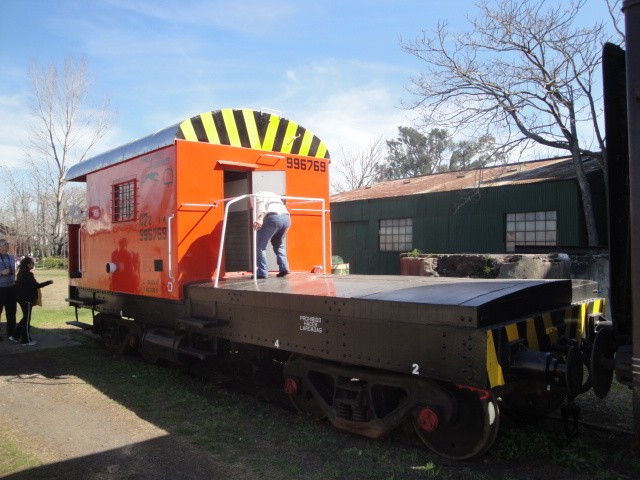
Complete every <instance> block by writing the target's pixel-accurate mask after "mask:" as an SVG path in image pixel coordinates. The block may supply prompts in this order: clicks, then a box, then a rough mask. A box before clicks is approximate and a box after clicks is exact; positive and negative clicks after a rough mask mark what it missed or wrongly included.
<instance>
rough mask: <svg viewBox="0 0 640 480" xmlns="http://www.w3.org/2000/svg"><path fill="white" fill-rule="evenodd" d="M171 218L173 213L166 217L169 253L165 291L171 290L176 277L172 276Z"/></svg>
mask: <svg viewBox="0 0 640 480" xmlns="http://www.w3.org/2000/svg"><path fill="white" fill-rule="evenodd" d="M171 220H173V214H171V215H169V216H168V217H167V252H168V255H169V282H167V291H169V292H172V291H173V282H175V281H176V277H174V276H173V261H172V258H173V249H172V248H171Z"/></svg>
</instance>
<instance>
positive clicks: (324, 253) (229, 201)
mask: <svg viewBox="0 0 640 480" xmlns="http://www.w3.org/2000/svg"><path fill="white" fill-rule="evenodd" d="M256 196H258V195H257V194H255V193H252V194H245V195H240V196H239V197H233V198H225V199H222V200H216V202H215V203H214V204H213V205H197V206H210V207H213V208H215V207H217V204H218V202H224V203H225V207H224V219H223V221H222V235H221V237H220V247H219V249H218V262H217V265H216V277H215V279H214V282H213V286H214V288H218V281H219V279H220V266H221V265H222V252H223V248H224V239H225V235H226V232H227V218H228V216H229V207H230V206H231V205H232V204H234V203H236V202H238V201H240V200H243V199H245V198H253V197H256ZM279 196H280V198H283V199H286V200H303V201H305V203H315V202H320V203H321V205H322V208H321V210H317V209H313V210H306V209H295V210H304V211H314V212H315V211H321V212H322V272H323V273H327V240H326V214H327V213H328V212H327V210H326V206H325V200H324V198H313V197H290V196H286V195H279ZM183 205H185V206H196V204H191V205H189V204H183ZM251 210H252V215H251V225H253V224H254V222H255V215H256V212H255V208H252V209H251ZM252 237H253V278H254V280H257V248H256V231H255V230H253V234H252Z"/></svg>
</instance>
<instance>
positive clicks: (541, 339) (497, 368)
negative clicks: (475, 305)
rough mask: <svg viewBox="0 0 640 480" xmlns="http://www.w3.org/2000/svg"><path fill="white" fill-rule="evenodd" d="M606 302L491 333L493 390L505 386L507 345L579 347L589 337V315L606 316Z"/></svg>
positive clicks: (544, 348)
mask: <svg viewBox="0 0 640 480" xmlns="http://www.w3.org/2000/svg"><path fill="white" fill-rule="evenodd" d="M604 303H605V302H604V299H594V300H591V301H589V302H585V303H578V304H575V305H571V306H570V307H568V308H566V309H564V310H556V311H553V312H549V313H545V314H543V315H539V316H536V317H532V318H527V319H526V320H522V321H519V322H516V323H512V324H510V325H503V326H501V327H499V328H496V329H493V330H489V331H487V374H488V377H489V384H490V386H491V387H492V388H493V387H497V386H499V385H504V383H505V379H504V374H503V369H502V365H501V364H500V361H501V358H500V356H499V355H498V352H499V351H500V350H501V348H502V347H504V345H506V344H509V343H511V342H515V341H517V340H522V341H523V342H524V344H525V345H526V346H527V347H528V348H529V349H530V350H533V351H535V352H549V351H551V349H552V346H553V345H554V344H556V343H557V342H558V339H560V338H566V339H571V340H575V341H576V342H577V343H578V344H579V343H581V341H582V338H583V336H584V334H585V328H586V325H587V319H588V317H589V315H591V314H597V313H604V308H605V305H604Z"/></svg>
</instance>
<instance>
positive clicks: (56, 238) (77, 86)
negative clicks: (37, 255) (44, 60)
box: [25, 57, 112, 255]
mask: <svg viewBox="0 0 640 480" xmlns="http://www.w3.org/2000/svg"><path fill="white" fill-rule="evenodd" d="M29 79H30V81H31V85H32V88H33V103H32V105H31V111H32V114H33V115H34V118H35V121H34V123H33V125H32V129H31V135H30V137H29V143H28V145H27V147H26V150H25V152H26V156H27V164H28V165H29V167H30V173H29V174H30V175H32V176H33V177H34V178H35V182H34V185H33V186H34V188H35V189H36V193H37V197H36V200H35V201H36V203H37V206H36V209H37V217H36V218H37V222H38V227H39V231H40V232H41V233H42V234H43V235H44V237H45V238H43V239H42V240H43V241H44V242H45V243H44V245H46V246H47V247H46V248H48V249H50V251H49V252H43V254H46V253H51V254H55V255H60V254H61V253H62V251H63V245H64V239H65V236H66V229H65V218H64V214H65V211H64V209H65V203H64V202H65V188H66V181H65V176H66V174H67V171H68V169H69V167H70V166H71V165H73V164H74V163H77V162H79V161H82V160H84V159H85V158H86V156H87V154H88V152H89V151H90V149H91V148H92V147H93V146H94V145H95V144H96V142H98V140H100V139H101V138H102V137H103V136H104V135H105V134H106V133H107V131H108V129H109V127H110V125H111V120H112V115H111V113H110V112H109V108H108V107H109V100H108V99H105V100H104V102H103V104H102V105H101V106H100V107H97V108H96V107H93V106H91V105H88V102H89V93H90V85H91V82H90V78H89V74H88V69H87V63H86V61H85V59H84V58H81V59H80V60H76V59H75V58H73V57H68V58H67V59H66V60H65V62H64V67H63V71H62V74H61V75H59V74H58V70H57V68H56V67H55V65H53V64H50V65H48V66H47V67H45V68H41V67H40V66H39V65H38V64H37V63H32V65H31V66H30V69H29Z"/></svg>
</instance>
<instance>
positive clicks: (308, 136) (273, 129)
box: [176, 108, 330, 159]
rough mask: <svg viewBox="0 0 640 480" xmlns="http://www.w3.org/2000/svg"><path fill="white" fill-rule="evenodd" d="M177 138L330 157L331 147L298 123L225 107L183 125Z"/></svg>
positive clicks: (247, 110)
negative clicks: (328, 147) (328, 148)
mask: <svg viewBox="0 0 640 480" xmlns="http://www.w3.org/2000/svg"><path fill="white" fill-rule="evenodd" d="M176 138H178V139H182V140H189V141H191V142H206V143H215V144H219V145H231V146H234V147H244V148H253V149H256V150H269V151H272V152H281V153H290V154H293V155H302V156H308V157H316V158H327V159H328V158H330V157H329V151H328V150H327V146H326V145H325V144H324V142H323V141H322V140H320V139H319V138H318V137H316V136H315V135H314V134H313V133H311V132H310V131H308V130H307V129H305V128H304V127H302V126H300V125H298V124H297V123H295V122H293V121H291V120H287V119H286V118H281V117H279V116H277V115H274V114H271V113H267V112H258V111H256V110H249V109H241V110H234V109H231V108H225V109H222V110H215V111H212V112H205V113H202V114H200V115H196V116H195V117H191V118H190V119H188V120H185V121H184V122H182V123H181V124H180V127H179V128H178V132H177V134H176Z"/></svg>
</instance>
